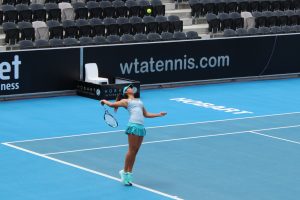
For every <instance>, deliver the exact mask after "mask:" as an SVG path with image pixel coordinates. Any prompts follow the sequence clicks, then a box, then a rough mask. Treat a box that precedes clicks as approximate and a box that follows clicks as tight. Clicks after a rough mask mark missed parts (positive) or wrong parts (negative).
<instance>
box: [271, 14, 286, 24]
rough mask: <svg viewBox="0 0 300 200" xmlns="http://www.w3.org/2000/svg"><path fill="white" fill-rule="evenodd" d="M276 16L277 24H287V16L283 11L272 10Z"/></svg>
mask: <svg viewBox="0 0 300 200" xmlns="http://www.w3.org/2000/svg"><path fill="white" fill-rule="evenodd" d="M273 13H274V15H275V16H276V17H277V26H285V25H287V24H288V16H287V15H286V14H285V13H284V12H283V11H280V10H279V11H275V12H273Z"/></svg>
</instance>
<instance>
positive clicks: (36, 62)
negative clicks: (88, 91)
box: [0, 48, 80, 96]
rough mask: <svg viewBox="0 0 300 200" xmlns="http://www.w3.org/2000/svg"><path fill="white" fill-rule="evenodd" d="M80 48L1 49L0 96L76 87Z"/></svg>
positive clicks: (78, 74) (78, 73) (78, 75)
mask: <svg viewBox="0 0 300 200" xmlns="http://www.w3.org/2000/svg"><path fill="white" fill-rule="evenodd" d="M79 59H80V50H79V49H77V48H76V49H49V50H35V51H15V52H2V53H0V96H2V95H12V94H24V93H36V92H49V91H61V90H73V89H75V83H74V81H75V80H79V78H80V66H79V65H80V61H79Z"/></svg>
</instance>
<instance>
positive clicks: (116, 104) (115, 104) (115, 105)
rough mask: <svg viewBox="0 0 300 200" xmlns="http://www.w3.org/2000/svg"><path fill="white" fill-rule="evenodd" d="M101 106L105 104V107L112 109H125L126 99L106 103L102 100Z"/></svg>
mask: <svg viewBox="0 0 300 200" xmlns="http://www.w3.org/2000/svg"><path fill="white" fill-rule="evenodd" d="M100 102H101V104H102V105H103V104H105V105H108V106H109V107H112V108H119V107H124V108H126V107H127V104H128V103H127V99H122V100H120V101H116V102H110V101H107V100H105V99H102V100H101V101H100Z"/></svg>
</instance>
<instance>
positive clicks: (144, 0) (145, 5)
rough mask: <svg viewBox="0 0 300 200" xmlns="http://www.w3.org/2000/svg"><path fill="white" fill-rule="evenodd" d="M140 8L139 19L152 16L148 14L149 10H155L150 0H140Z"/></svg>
mask: <svg viewBox="0 0 300 200" xmlns="http://www.w3.org/2000/svg"><path fill="white" fill-rule="evenodd" d="M138 6H139V7H140V12H139V17H144V16H145V15H151V13H150V14H148V13H147V9H151V10H153V7H152V6H151V5H150V2H149V1H148V0H139V1H138Z"/></svg>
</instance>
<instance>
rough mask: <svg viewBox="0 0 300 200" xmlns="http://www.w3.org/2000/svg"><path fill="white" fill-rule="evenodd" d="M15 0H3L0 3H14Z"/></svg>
mask: <svg viewBox="0 0 300 200" xmlns="http://www.w3.org/2000/svg"><path fill="white" fill-rule="evenodd" d="M15 4H16V0H3V1H2V5H15Z"/></svg>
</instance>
